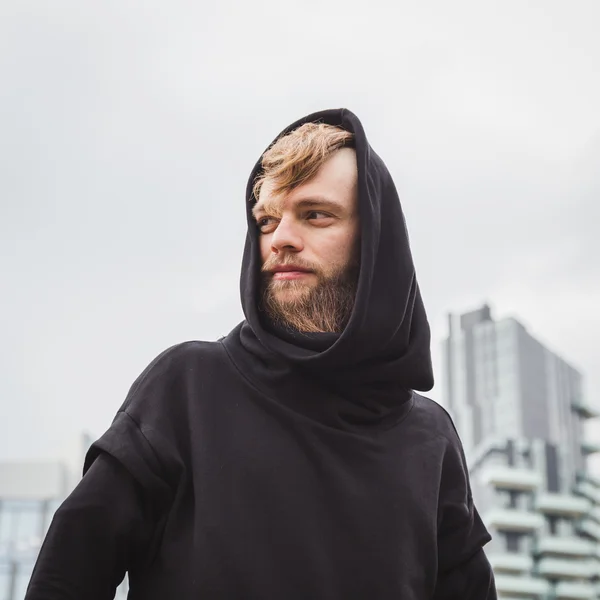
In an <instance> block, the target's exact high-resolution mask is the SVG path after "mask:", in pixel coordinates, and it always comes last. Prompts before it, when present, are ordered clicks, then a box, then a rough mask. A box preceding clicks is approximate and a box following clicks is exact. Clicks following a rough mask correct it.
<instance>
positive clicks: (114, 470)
mask: <svg viewBox="0 0 600 600" xmlns="http://www.w3.org/2000/svg"><path fill="white" fill-rule="evenodd" d="M150 535H151V523H150V522H149V519H148V514H147V512H146V510H145V506H144V501H143V498H142V494H141V489H140V487H139V485H138V484H137V483H136V482H135V480H134V479H133V478H132V477H131V475H130V474H129V473H128V472H127V470H126V469H124V468H123V467H122V466H121V465H120V464H119V462H118V461H116V460H115V459H114V458H112V457H111V456H109V455H107V454H102V455H100V456H98V458H97V460H95V461H94V464H93V465H91V467H90V469H89V470H88V471H87V473H86V474H85V476H84V477H83V479H82V480H81V481H80V483H79V485H78V486H77V487H76V488H75V489H74V490H73V492H72V493H71V494H70V495H69V497H68V498H67V499H66V500H65V501H64V502H63V504H62V505H61V506H60V508H59V509H58V510H57V512H56V514H55V515H54V518H53V519H52V523H51V524H50V528H49V530H48V533H47V535H46V538H45V540H44V544H43V545H42V549H41V551H40V554H39V556H38V559H37V562H36V565H35V568H34V570H33V574H32V577H31V581H30V583H29V587H28V589H27V593H26V595H25V600H75V599H79V598H85V599H86V600H109V599H112V598H114V596H115V591H116V588H117V587H118V586H119V584H120V583H121V581H122V580H123V577H124V576H125V572H126V571H127V570H128V569H129V568H131V566H132V565H133V564H135V562H136V560H137V559H138V557H139V556H140V555H141V554H142V553H143V551H144V548H145V547H146V546H147V543H148V539H149V538H150Z"/></svg>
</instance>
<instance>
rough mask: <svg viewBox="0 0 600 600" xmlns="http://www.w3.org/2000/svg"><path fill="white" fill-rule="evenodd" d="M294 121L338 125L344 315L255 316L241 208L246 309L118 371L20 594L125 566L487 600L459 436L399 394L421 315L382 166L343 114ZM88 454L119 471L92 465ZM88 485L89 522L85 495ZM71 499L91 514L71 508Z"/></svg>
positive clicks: (237, 588) (414, 374) (213, 589)
mask: <svg viewBox="0 0 600 600" xmlns="http://www.w3.org/2000/svg"><path fill="white" fill-rule="evenodd" d="M309 119H310V120H314V119H321V120H326V121H327V122H331V123H333V124H341V125H342V126H344V127H347V128H350V129H351V130H352V131H353V132H354V133H355V135H356V148H357V154H358V157H359V158H358V160H359V182H360V208H361V217H362V219H363V227H362V236H363V238H362V240H363V243H362V266H361V272H360V278H359V288H358V295H357V302H356V307H355V311H354V313H353V315H352V318H351V320H350V323H349V325H348V327H347V328H346V330H345V331H344V332H343V333H342V334H340V335H339V336H335V335H311V336H304V335H300V334H289V333H286V332H282V331H276V330H274V329H273V328H272V327H270V326H269V325H268V324H267V323H263V322H261V321H260V314H259V312H258V310H257V308H256V296H257V293H258V288H257V271H258V262H257V260H258V255H257V247H256V242H257V238H256V233H255V231H254V224H253V223H252V222H250V223H249V234H248V242H247V245H246V251H245V258H244V268H243V271H242V285H241V287H242V301H243V304H244V310H245V311H246V317H247V319H246V321H244V322H243V323H241V324H240V325H239V326H237V327H236V328H235V329H234V330H233V331H232V332H231V333H230V334H229V335H228V336H227V337H226V338H224V339H223V340H221V341H219V342H212V343H209V342H188V343H185V344H180V345H178V346H175V347H173V348H171V349H169V350H167V351H165V352H164V353H163V354H161V355H160V356H159V357H158V358H157V359H156V360H155V361H153V362H152V363H151V364H150V365H149V367H148V368H147V369H146V370H145V371H144V372H143V373H142V374H141V375H140V377H139V378H138V379H137V380H136V382H135V383H134V385H133V386H132V388H131V390H130V393H129V395H128V397H127V399H126V401H125V403H124V404H123V406H122V407H121V410H120V411H119V412H118V414H117V416H116V417H115V419H114V422H113V424H112V426H111V427H110V428H109V429H108V431H107V432H106V433H105V434H104V435H103V436H102V437H101V438H100V439H99V440H98V441H97V442H95V443H94V445H93V446H92V448H91V449H90V451H89V453H88V456H87V459H86V465H85V473H86V474H85V477H84V482H87V483H86V485H85V486H83V485H82V486H80V487H79V488H78V490H76V492H74V494H73V495H72V496H71V497H70V498H69V499H67V501H66V502H65V505H64V506H65V507H66V508H65V512H64V514H65V518H61V519H60V520H59V521H57V523H56V525H53V527H52V529H51V531H50V533H49V537H48V539H47V541H46V544H45V546H44V548H43V550H42V553H41V555H40V559H39V561H38V567H37V568H36V570H35V573H34V576H33V579H32V584H31V587H30V591H29V592H28V594H27V597H26V598H27V600H42V599H44V600H51V599H59V598H62V599H66V598H75V597H77V598H93V599H94V600H104V599H108V598H110V597H112V596H111V590H112V588H113V587H114V585H115V582H116V581H118V579H119V577H120V576H122V572H123V570H124V569H125V568H127V569H128V570H129V579H130V595H129V598H130V600H142V599H143V600H159V599H165V598H178V599H181V600H186V599H190V600H191V599H200V598H202V599H210V600H225V599H227V600H236V599H240V600H242V599H243V600H253V599H256V600H280V599H281V598H285V599H286V600H306V599H307V598H310V599H311V600H320V599H322V600H342V599H343V600H365V599H367V598H368V599H377V600H398V599H402V600H427V599H429V600H430V599H433V598H435V600H453V599H456V600H459V599H460V600H486V599H487V600H492V599H494V598H495V592H494V587H493V576H492V574H491V570H490V567H489V564H488V563H487V561H486V560H485V555H483V553H482V551H481V549H482V547H483V546H484V544H485V543H487V541H489V539H490V536H489V534H488V532H487V531H486V529H485V527H484V525H483V524H482V522H481V519H480V518H479V515H478V514H477V510H476V509H475V506H474V505H473V501H472V497H471V490H470V485H469V478H468V473H467V469H466V464H465V460H464V456H463V453H462V448H461V444H460V440H459V439H458V436H457V434H456V431H455V429H454V426H453V424H452V421H451V419H450V418H449V416H448V415H447V414H446V412H445V411H444V410H443V409H442V408H441V407H439V406H438V405H437V404H436V403H435V402H433V401H431V400H429V399H427V398H425V397H423V396H421V395H419V394H417V393H416V392H414V391H413V389H415V388H428V387H430V386H431V384H432V376H431V362H430V357H429V328H428V325H427V320H426V318H425V311H424V309H423V305H422V302H421V299H420V296H419V293H418V287H417V284H416V280H415V276H414V268H413V266H412V259H411V258H410V252H409V250H408V240H407V236H406V231H405V228H404V222H403V218H402V213H401V211H400V205H399V203H398V199H397V196H396V192H395V191H394V187H393V184H392V181H391V178H390V177H389V174H388V173H387V171H386V170H385V167H384V166H383V164H382V163H381V161H380V160H379V159H378V158H377V157H376V155H375V154H374V153H373V152H372V150H371V149H370V148H369V147H368V146H367V144H366V140H365V138H364V133H363V132H362V128H361V126H360V123H359V122H358V119H356V117H355V116H354V115H352V114H351V113H349V112H348V111H327V112H325V113H319V114H318V115H315V116H311V117H309ZM305 120H306V119H305ZM305 120H303V121H302V122H304V121H305ZM296 125H297V124H294V126H296ZM254 175H255V172H254V173H253V175H252V176H251V178H250V183H249V187H250V185H251V182H252V181H253V178H254ZM247 204H248V208H250V202H248V203H247ZM386 285H387V287H386ZM103 457H109V459H110V460H111V461H113V462H114V463H116V464H118V465H119V467H120V468H119V471H118V472H114V471H113V472H111V471H109V470H100V469H97V468H96V465H97V464H98V461H102V460H104V458H103ZM99 489H100V490H104V489H105V490H109V489H110V494H108V493H107V494H105V495H102V496H101V499H100V500H99V502H100V503H101V504H103V506H104V509H105V510H104V512H102V513H101V514H102V519H101V520H100V525H96V524H94V519H95V515H96V512H95V510H94V508H93V506H94V501H93V500H92V499H91V498H88V499H87V500H86V493H87V494H94V493H95V492H94V490H99ZM86 490H87V492H86ZM134 491H135V493H134ZM102 498H103V500H102ZM73 503H77V504H78V505H79V506H83V507H85V506H89V507H90V508H89V510H88V512H87V513H86V512H85V510H84V511H83V512H81V511H79V512H78V513H77V514H78V516H77V518H71V517H69V515H70V514H72V513H71V511H70V510H67V509H69V507H71V506H72V505H73ZM116 504H118V505H119V510H118V511H117V514H116V515H115V517H114V520H111V518H110V511H109V510H107V509H108V508H109V507H110V506H113V505H116ZM86 515H87V516H86ZM130 521H131V522H132V523H137V525H136V526H135V527H133V526H131V527H130V525H129V524H130ZM76 532H79V533H78V535H79V537H77V533H76ZM65 536H66V537H67V538H69V537H72V538H73V539H74V540H75V541H74V542H73V543H63V539H64V538H65ZM117 543H118V544H120V546H119V547H121V546H122V547H123V548H125V549H127V550H126V551H125V553H124V551H122V550H119V552H117V551H116V550H115V548H116V546H115V544H117ZM129 549H131V551H130V550H129ZM74 553H78V556H74ZM79 553H81V554H79ZM124 556H125V557H126V558H125V559H124V558H123V557H124ZM482 556H483V559H482V558H481V557H482ZM71 560H73V561H74V562H73V564H75V565H82V563H83V564H84V566H83V567H82V568H81V569H71V568H69V563H70V561H71ZM73 590H77V594H74V593H73Z"/></svg>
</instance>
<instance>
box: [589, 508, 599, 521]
mask: <svg viewBox="0 0 600 600" xmlns="http://www.w3.org/2000/svg"><path fill="white" fill-rule="evenodd" d="M588 517H590V519H593V520H594V521H596V523H600V506H594V508H592V510H590V512H589V513H588Z"/></svg>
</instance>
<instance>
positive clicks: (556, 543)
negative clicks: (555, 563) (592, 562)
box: [535, 535, 596, 558]
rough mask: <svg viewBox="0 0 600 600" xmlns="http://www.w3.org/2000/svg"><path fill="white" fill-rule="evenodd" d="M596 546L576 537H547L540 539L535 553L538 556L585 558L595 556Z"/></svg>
mask: <svg viewBox="0 0 600 600" xmlns="http://www.w3.org/2000/svg"><path fill="white" fill-rule="evenodd" d="M595 552H596V544H594V542H591V541H589V540H584V539H582V538H578V537H575V536H569V537H559V536H554V535H545V536H542V537H540V538H539V540H538V542H537V544H536V548H535V553H536V554H538V555H542V556H545V555H553V556H572V557H577V558H584V557H586V556H594V554H595Z"/></svg>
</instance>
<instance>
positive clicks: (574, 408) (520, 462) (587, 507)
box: [443, 306, 600, 600]
mask: <svg viewBox="0 0 600 600" xmlns="http://www.w3.org/2000/svg"><path fill="white" fill-rule="evenodd" d="M448 324H449V335H448V338H447V339H446V340H445V341H444V345H443V355H444V367H445V368H444V376H445V377H444V400H445V405H446V407H447V408H448V409H449V412H450V413H451V414H452V417H453V419H454V421H455V423H456V426H457V429H458V431H459V434H460V435H461V438H462V440H463V444H464V447H465V454H466V456H467V462H468V464H469V471H470V474H471V481H472V487H473V496H474V499H475V502H476V504H477V507H478V509H479V511H480V513H481V515H482V518H483V520H484V522H485V523H486V525H487V526H488V528H489V529H490V532H491V533H492V535H493V541H492V543H491V544H490V545H489V546H488V547H487V554H488V557H489V559H490V562H491V563H492V565H493V567H494V571H495V574H496V580H497V588H498V593H499V596H500V597H501V598H512V599H525V598H527V599H528V600H532V599H538V600H597V599H599V598H600V584H599V579H600V545H599V541H600V480H598V479H596V478H594V477H592V476H590V474H589V472H588V470H587V466H586V459H587V457H588V456H589V455H590V454H592V453H594V452H597V451H600V447H599V445H598V444H594V443H590V442H589V441H587V440H586V437H585V433H584V430H585V424H586V421H588V420H589V419H593V418H595V417H597V416H599V415H598V412H597V411H596V410H595V409H594V408H592V407H591V406H590V405H589V404H588V403H587V402H586V400H585V398H584V397H583V394H582V376H581V374H580V373H579V372H578V371H577V370H576V369H574V368H573V367H572V366H570V365H569V364H567V363H566V362H565V361H564V360H562V359H561V358H560V357H558V356H557V355H556V354H554V353H553V352H551V351H550V350H549V349H547V348H545V347H544V346H543V345H542V344H541V343H540V342H539V341H537V340H536V339H535V338H534V337H532V336H531V335H530V334H529V333H528V332H527V330H526V329H525V327H524V326H523V325H522V324H521V323H519V322H518V321H516V320H515V319H513V318H507V319H502V320H499V321H495V320H494V319H493V318H492V314H491V310H490V308H489V307H488V306H483V307H482V308H480V309H478V310H475V311H473V312H469V313H466V314H463V315H459V316H455V315H450V316H449V319H448Z"/></svg>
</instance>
